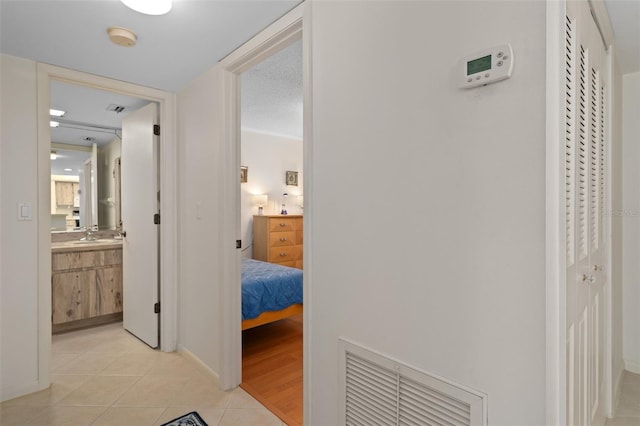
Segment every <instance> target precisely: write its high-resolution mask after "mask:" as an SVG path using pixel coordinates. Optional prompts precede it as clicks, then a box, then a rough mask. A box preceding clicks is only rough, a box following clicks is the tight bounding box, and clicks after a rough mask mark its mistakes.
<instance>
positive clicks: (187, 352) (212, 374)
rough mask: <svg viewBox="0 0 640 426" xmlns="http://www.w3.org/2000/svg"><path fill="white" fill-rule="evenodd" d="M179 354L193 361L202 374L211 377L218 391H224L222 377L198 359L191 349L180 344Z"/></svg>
mask: <svg viewBox="0 0 640 426" xmlns="http://www.w3.org/2000/svg"><path fill="white" fill-rule="evenodd" d="M178 353H179V354H180V355H182V356H183V357H184V358H186V359H188V360H189V361H191V362H192V363H193V365H195V366H196V368H197V369H198V370H200V372H202V373H203V374H205V375H207V376H208V377H210V378H211V380H213V381H214V383H215V384H216V386H217V387H218V389H222V384H221V383H220V376H219V375H218V373H216V372H215V371H213V370H212V369H211V368H209V366H208V365H207V364H205V363H204V362H202V360H201V359H200V358H198V357H197V356H196V355H195V354H194V353H193V352H191V351H190V350H189V349H187V348H185V347H184V346H182V345H180V344H179V345H178Z"/></svg>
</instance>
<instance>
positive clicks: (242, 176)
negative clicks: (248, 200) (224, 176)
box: [240, 166, 249, 183]
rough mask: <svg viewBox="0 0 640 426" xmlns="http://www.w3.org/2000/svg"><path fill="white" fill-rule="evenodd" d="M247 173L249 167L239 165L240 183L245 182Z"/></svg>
mask: <svg viewBox="0 0 640 426" xmlns="http://www.w3.org/2000/svg"><path fill="white" fill-rule="evenodd" d="M248 173H249V168H248V167H247V166H240V183H246V182H247V175H248Z"/></svg>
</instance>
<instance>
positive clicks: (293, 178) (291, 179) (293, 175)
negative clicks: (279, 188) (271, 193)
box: [285, 170, 298, 186]
mask: <svg viewBox="0 0 640 426" xmlns="http://www.w3.org/2000/svg"><path fill="white" fill-rule="evenodd" d="M285 183H286V184H287V185H291V186H298V172H291V171H289V170H287V174H286V176H285Z"/></svg>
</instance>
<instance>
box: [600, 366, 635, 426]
mask: <svg viewBox="0 0 640 426" xmlns="http://www.w3.org/2000/svg"><path fill="white" fill-rule="evenodd" d="M607 426H640V374H634V373H630V372H629V371H625V372H624V375H623V376H622V389H621V391H620V400H619V401H618V407H617V408H616V410H615V417H614V418H613V419H608V420H607Z"/></svg>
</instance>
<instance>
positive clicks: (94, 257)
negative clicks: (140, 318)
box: [51, 239, 122, 333]
mask: <svg viewBox="0 0 640 426" xmlns="http://www.w3.org/2000/svg"><path fill="white" fill-rule="evenodd" d="M51 310H52V331H53V332H54V333H57V332H62V331H68V330H73V329H77V328H84V327H89V326H93V325H98V324H104V323H107V322H113V321H121V320H122V240H116V239H100V240H96V241H80V240H73V241H65V242H53V243H52V244H51Z"/></svg>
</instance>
